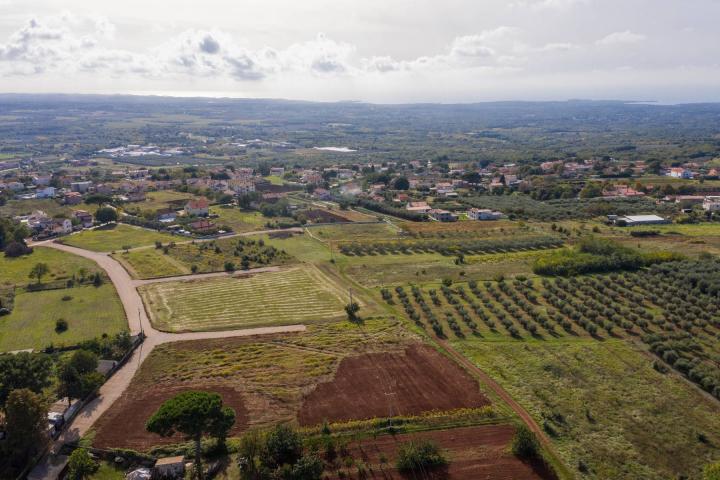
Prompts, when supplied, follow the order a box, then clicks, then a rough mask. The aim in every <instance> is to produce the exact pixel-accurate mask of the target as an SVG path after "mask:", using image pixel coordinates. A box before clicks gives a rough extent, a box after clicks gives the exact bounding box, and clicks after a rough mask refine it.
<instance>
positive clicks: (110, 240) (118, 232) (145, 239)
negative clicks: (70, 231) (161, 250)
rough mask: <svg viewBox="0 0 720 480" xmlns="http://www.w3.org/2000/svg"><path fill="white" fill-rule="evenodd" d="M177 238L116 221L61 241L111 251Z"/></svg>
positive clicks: (87, 248)
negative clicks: (116, 222)
mask: <svg viewBox="0 0 720 480" xmlns="http://www.w3.org/2000/svg"><path fill="white" fill-rule="evenodd" d="M177 239H178V237H175V236H173V235H168V234H165V233H160V232H156V231H153V230H147V229H145V228H140V227H134V226H130V225H125V224H122V223H118V224H110V225H109V226H108V227H102V228H98V229H94V230H84V231H82V232H79V233H76V234H74V235H69V236H67V237H63V239H62V243H64V244H66V245H70V246H73V247H78V248H84V249H86V250H93V251H95V252H112V251H115V250H122V249H123V248H124V247H129V248H136V247H142V246H145V245H152V244H153V243H155V242H156V241H159V242H163V243H169V242H172V241H175V240H177Z"/></svg>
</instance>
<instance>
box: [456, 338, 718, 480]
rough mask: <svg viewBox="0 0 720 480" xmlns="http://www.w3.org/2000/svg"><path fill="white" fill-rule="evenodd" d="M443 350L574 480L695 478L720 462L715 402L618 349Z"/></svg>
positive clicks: (501, 345)
mask: <svg viewBox="0 0 720 480" xmlns="http://www.w3.org/2000/svg"><path fill="white" fill-rule="evenodd" d="M453 345H454V346H455V347H457V348H458V350H460V351H461V352H463V353H464V354H465V355H466V356H467V357H468V358H470V359H471V360H473V361H474V362H475V363H476V364H477V365H478V366H479V367H480V368H482V369H483V370H485V371H486V372H488V373H489V374H490V375H492V376H493V378H495V379H496V380H497V381H498V382H499V383H500V384H502V385H503V387H505V388H506V389H507V390H508V391H509V392H510V394H511V395H512V396H513V397H514V398H515V399H517V400H518V401H519V402H520V403H521V404H522V405H523V406H524V407H525V408H526V409H528V410H529V411H530V413H531V414H532V415H533V416H534V417H535V419H536V420H537V421H538V423H539V424H540V425H541V426H544V428H545V430H546V431H547V432H548V435H549V436H550V437H551V438H552V440H553V442H554V443H555V445H556V447H557V450H558V451H559V453H560V456H561V457H562V459H563V460H564V462H565V463H566V465H568V466H569V467H570V468H571V469H574V470H575V471H576V474H577V476H578V477H579V478H593V479H606V478H608V479H609V478H622V479H638V480H639V479H649V478H701V477H700V472H701V469H702V466H703V465H704V464H706V463H709V462H711V461H716V460H717V459H718V458H719V456H720V415H718V413H720V407H719V405H718V403H717V401H716V400H712V399H709V398H708V397H707V396H706V395H704V394H702V393H700V392H699V391H698V390H697V389H696V388H695V387H693V386H691V385H689V384H688V383H686V382H685V381H683V380H682V379H680V378H678V377H677V376H675V375H674V374H661V373H659V372H657V371H655V370H654V369H653V368H652V361H651V359H650V358H649V357H648V356H647V355H645V354H644V353H643V352H642V351H639V350H637V349H636V348H635V347H634V346H632V345H629V344H627V343H625V342H622V341H605V342H596V341H571V342H559V341H555V342H535V341H533V342H512V341H510V342H485V341H482V340H476V339H472V340H465V341H454V342H453ZM582 470H586V472H583V471H582ZM683 475H684V477H683Z"/></svg>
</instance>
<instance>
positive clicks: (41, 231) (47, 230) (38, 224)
mask: <svg viewBox="0 0 720 480" xmlns="http://www.w3.org/2000/svg"><path fill="white" fill-rule="evenodd" d="M17 219H18V220H20V221H21V222H22V223H24V224H25V225H27V226H28V228H29V229H30V232H31V234H32V236H33V237H36V238H47V237H57V236H60V235H67V234H68V233H71V232H73V231H74V230H82V229H83V228H90V227H92V226H93V224H94V222H95V219H94V218H93V216H92V214H91V213H89V212H86V211H85V210H75V211H73V212H72V214H71V218H53V217H50V216H49V215H47V214H46V213H45V212H43V211H41V210H35V211H34V212H32V213H31V214H30V215H24V216H19V217H17Z"/></svg>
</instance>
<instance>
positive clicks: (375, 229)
mask: <svg viewBox="0 0 720 480" xmlns="http://www.w3.org/2000/svg"><path fill="white" fill-rule="evenodd" d="M339 213H344V212H342V211H339ZM312 234H313V235H314V236H315V237H317V238H318V239H320V240H323V241H353V242H362V241H363V240H396V239H398V238H399V236H398V230H397V229H395V228H393V227H392V226H390V225H388V224H387V223H373V224H360V225H355V224H352V223H350V224H342V225H328V226H322V227H317V228H313V229H312Z"/></svg>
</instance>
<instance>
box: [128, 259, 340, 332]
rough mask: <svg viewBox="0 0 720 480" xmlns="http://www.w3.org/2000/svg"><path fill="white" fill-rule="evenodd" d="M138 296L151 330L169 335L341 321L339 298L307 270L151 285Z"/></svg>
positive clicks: (312, 270)
mask: <svg viewBox="0 0 720 480" xmlns="http://www.w3.org/2000/svg"><path fill="white" fill-rule="evenodd" d="M140 293H141V295H142V297H143V300H144V301H145V305H146V306H147V307H148V310H149V312H150V317H151V320H152V322H153V324H154V325H155V326H156V328H159V329H161V330H166V331H171V332H179V331H206V330H227V329H233V328H246V327H258V326H265V325H288V324H293V323H309V322H321V321H325V320H328V319H332V318H338V317H342V316H343V315H344V311H343V306H344V302H345V300H344V298H343V293H344V292H342V291H340V290H339V289H337V288H336V287H335V286H334V285H333V284H332V283H331V281H330V280H329V279H327V278H326V277H325V276H324V275H323V274H322V273H320V272H319V271H318V270H317V269H315V268H313V267H310V266H303V267H293V268H289V269H284V270H281V271H279V272H268V273H263V274H260V275H254V276H251V277H244V278H214V279H208V280H196V281H180V282H167V283H156V284H151V285H146V286H144V287H142V288H141V289H140Z"/></svg>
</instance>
